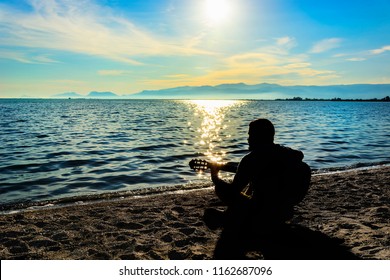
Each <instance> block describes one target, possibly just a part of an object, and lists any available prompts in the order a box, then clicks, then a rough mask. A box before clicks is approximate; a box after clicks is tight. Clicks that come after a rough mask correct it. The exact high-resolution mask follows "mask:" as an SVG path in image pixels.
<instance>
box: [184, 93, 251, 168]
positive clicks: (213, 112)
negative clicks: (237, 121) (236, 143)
mask: <svg viewBox="0 0 390 280" xmlns="http://www.w3.org/2000/svg"><path fill="white" fill-rule="evenodd" d="M186 102H187V103H188V105H190V106H191V107H192V108H193V109H194V111H195V114H194V115H195V117H198V119H200V120H201V123H200V125H199V126H197V127H194V126H195V125H194V124H193V123H191V122H189V123H188V125H189V126H192V127H193V128H194V129H196V131H197V133H198V137H197V139H196V140H195V145H196V146H197V148H199V150H200V151H203V153H204V155H205V156H206V157H207V159H208V160H210V161H216V162H220V161H222V160H223V158H225V155H226V150H224V149H223V148H222V147H221V146H223V145H219V144H221V143H222V142H223V141H224V139H222V131H224V132H226V131H227V129H228V125H229V122H230V120H225V116H226V113H227V112H228V111H229V110H230V109H233V108H234V107H236V106H240V105H242V104H243V103H244V102H245V101H240V100H188V101H186ZM223 134H224V135H223V137H225V138H229V137H230V135H229V133H223Z"/></svg>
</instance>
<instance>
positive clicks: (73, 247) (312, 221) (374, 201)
mask: <svg viewBox="0 0 390 280" xmlns="http://www.w3.org/2000/svg"><path fill="white" fill-rule="evenodd" d="M210 206H218V207H221V206H219V202H218V200H217V199H216V197H215V195H214V192H213V190H212V188H205V189H200V190H196V191H185V192H177V193H165V194H159V195H149V196H143V197H142V196H141V197H134V196H133V197H126V198H123V199H119V200H115V201H112V200H111V201H105V202H95V203H89V204H87V203H85V204H78V205H72V206H66V207H59V208H48V209H44V208H43V209H39V210H31V211H23V212H19V213H14V214H2V215H0V234H1V237H0V258H1V259H3V260H4V259H54V260H56V259H72V260H73V259H141V260H149V259H211V258H212V255H213V249H214V246H215V243H216V241H217V239H218V237H219V234H220V230H215V231H212V230H210V229H208V228H207V227H206V226H205V225H204V223H203V222H202V214H203V210H204V209H205V208H206V207H210ZM292 224H293V225H297V226H299V227H300V228H304V229H307V230H309V231H310V232H311V233H316V234H320V235H321V236H322V237H324V236H325V237H328V238H329V240H332V241H335V242H334V244H336V243H337V244H340V246H342V248H343V249H345V250H346V251H348V252H350V253H351V255H347V256H350V257H351V258H353V257H356V258H360V259H381V260H390V167H389V166H383V167H379V168H373V169H363V170H351V171H346V172H341V173H334V174H327V175H315V176H313V177H312V184H311V188H310V191H309V194H308V195H307V197H306V198H305V200H304V201H303V202H302V203H301V204H300V205H298V206H297V208H296V214H295V216H294V218H293V220H292ZM303 239H305V238H303ZM322 240H323V239H322ZM301 241H302V238H301ZM294 242H295V241H294ZM314 242H317V241H314ZM295 243H296V242H295ZM319 243H321V241H320V242H319ZM325 243H326V242H324V244H325ZM314 245H321V244H318V242H317V244H315V243H314ZM314 245H313V244H309V245H308V248H309V247H310V248H311V250H312V251H316V252H317V254H316V255H303V256H302V255H301V256H299V258H304V259H321V256H324V258H331V259H339V258H340V259H341V258H342V257H340V256H341V255H340V254H334V255H329V254H328V255H326V254H327V253H326V252H325V250H324V247H328V248H330V247H329V246H328V245H326V244H325V245H324V246H322V247H321V246H318V247H316V246H314ZM283 246H285V245H283ZM286 246H287V245H286ZM302 246H303V245H302V244H295V249H294V248H293V247H292V248H293V249H291V248H288V250H287V248H286V250H284V251H289V254H287V255H283V254H281V255H280V258H282V259H283V258H284V257H285V258H286V259H294V258H295V256H296V254H295V253H296V252H297V251H301V250H300V248H301V247H302ZM303 247H304V246H303ZM328 253H329V252H328ZM344 256H345V255H344ZM248 258H260V259H261V258H263V255H262V253H261V252H256V251H255V252H253V253H251V254H249V255H248ZM297 258H298V257H297ZM346 258H349V257H346Z"/></svg>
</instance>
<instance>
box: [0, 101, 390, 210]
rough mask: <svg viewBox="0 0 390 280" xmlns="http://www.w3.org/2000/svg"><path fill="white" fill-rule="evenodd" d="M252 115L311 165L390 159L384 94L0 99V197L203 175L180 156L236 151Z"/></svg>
mask: <svg viewBox="0 0 390 280" xmlns="http://www.w3.org/2000/svg"><path fill="white" fill-rule="evenodd" d="M259 117H264V118H269V119H270V120H271V121H272V122H273V123H274V124H275V128H276V133H277V134H276V139H275V142H277V143H280V144H284V145H287V146H290V147H292V148H296V149H300V150H302V151H303V152H304V154H305V160H306V162H308V163H309V165H310V166H311V167H312V168H313V169H326V168H342V167H346V166H360V165H370V164H376V163H379V162H387V163H388V162H390V141H389V139H390V103H369V102H367V103H357V102H285V101H171V100H165V101H164V100H4V99H3V100H0V143H1V146H0V196H1V200H0V204H6V203H11V202H12V203H13V202H18V201H23V200H33V201H37V200H46V199H52V198H60V197H68V196H78V195H84V194H94V193H102V192H113V191H122V190H133V189H139V188H144V187H150V186H152V187H153V186H155V187H157V186H162V185H164V186H171V185H180V184H183V185H187V184H191V183H197V182H204V181H207V180H208V177H207V176H206V175H197V174H195V173H193V172H192V171H191V170H190V169H189V167H188V161H189V160H190V159H192V158H194V157H201V158H208V159H214V160H221V161H238V160H239V159H240V158H241V157H242V156H243V155H244V154H245V153H246V152H247V143H246V139H247V127H248V123H249V122H250V121H251V120H253V119H255V118H259Z"/></svg>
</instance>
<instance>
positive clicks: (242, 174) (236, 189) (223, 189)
mask: <svg viewBox="0 0 390 280" xmlns="http://www.w3.org/2000/svg"><path fill="white" fill-rule="evenodd" d="M219 170H220V168H219V166H217V165H211V166H210V171H211V180H212V181H213V183H214V185H215V192H216V194H217V196H218V197H219V198H220V199H221V200H222V201H223V202H225V203H227V204H230V203H232V202H233V201H234V199H235V198H236V197H237V196H238V195H239V194H240V192H241V191H242V189H243V188H244V187H246V186H247V185H248V183H249V172H248V171H249V168H248V166H247V160H246V158H245V157H244V158H243V159H242V160H241V162H240V164H239V166H238V168H237V173H236V175H235V176H234V179H233V182H231V183H229V182H226V181H224V180H222V179H221V178H219V176H218V173H219Z"/></svg>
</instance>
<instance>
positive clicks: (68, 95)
mask: <svg viewBox="0 0 390 280" xmlns="http://www.w3.org/2000/svg"><path fill="white" fill-rule="evenodd" d="M52 97H53V98H83V97H85V96H83V95H81V94H78V93H76V92H65V93H59V94H55V95H53V96H52Z"/></svg>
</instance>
